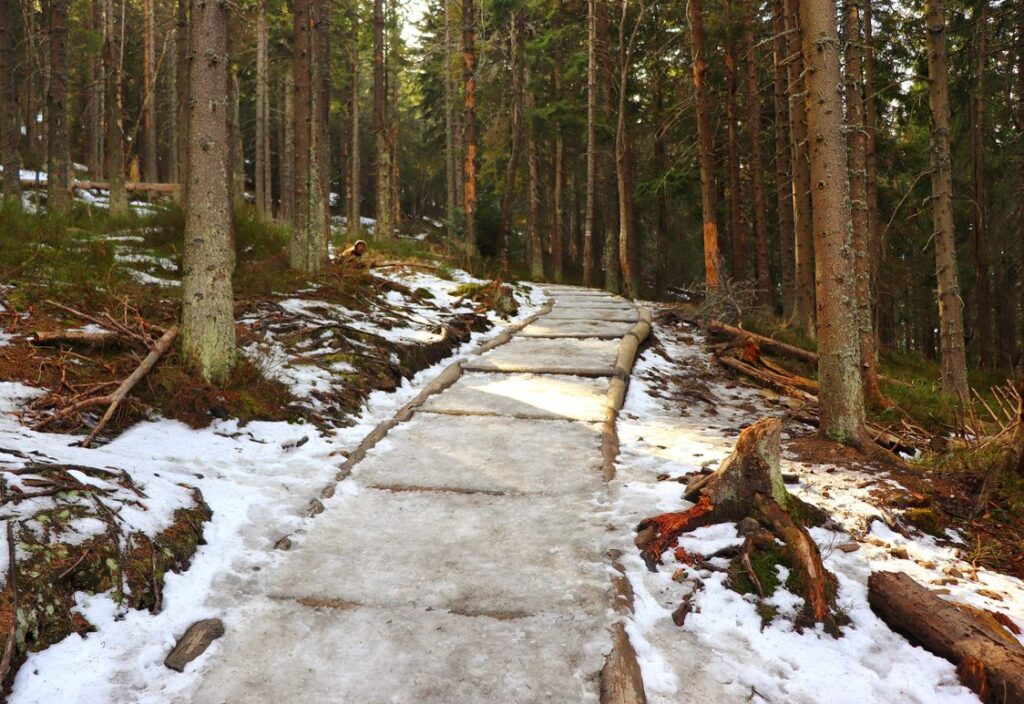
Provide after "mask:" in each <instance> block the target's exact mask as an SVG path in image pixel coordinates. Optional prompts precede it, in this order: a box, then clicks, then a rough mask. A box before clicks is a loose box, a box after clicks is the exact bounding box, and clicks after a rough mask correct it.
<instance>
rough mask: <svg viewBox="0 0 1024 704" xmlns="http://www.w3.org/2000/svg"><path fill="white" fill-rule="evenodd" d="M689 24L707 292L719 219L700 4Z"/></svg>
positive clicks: (715, 269) (715, 278)
mask: <svg viewBox="0 0 1024 704" xmlns="http://www.w3.org/2000/svg"><path fill="white" fill-rule="evenodd" d="M687 19H688V20H689V24H690V36H691V41H690V47H691V52H692V56H693V87H694V92H695V93H696V103H697V149H698V151H699V152H700V195H701V198H700V203H701V211H702V213H703V217H704V277H705V278H704V280H705V283H706V285H707V288H708V291H713V290H715V289H717V288H718V287H719V285H720V283H721V274H720V271H719V266H720V264H719V255H718V217H717V215H716V214H715V208H716V207H717V203H716V201H717V200H718V196H717V194H716V188H715V143H714V139H715V136H714V132H712V130H711V98H710V96H709V95H708V87H707V83H706V76H707V70H708V65H707V63H706V62H705V60H704V18H703V16H702V15H701V7H700V0H690V1H689V3H688V4H687Z"/></svg>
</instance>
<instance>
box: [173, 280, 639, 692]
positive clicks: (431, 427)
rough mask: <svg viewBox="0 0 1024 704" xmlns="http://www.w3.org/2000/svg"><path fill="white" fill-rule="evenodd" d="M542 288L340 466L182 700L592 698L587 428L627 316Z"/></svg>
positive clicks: (596, 508) (597, 621)
mask: <svg viewBox="0 0 1024 704" xmlns="http://www.w3.org/2000/svg"><path fill="white" fill-rule="evenodd" d="M550 293H551V295H552V297H553V298H554V306H553V310H552V311H551V312H550V313H548V314H547V315H546V316H544V317H541V318H540V319H539V320H537V321H535V322H533V323H532V324H530V325H528V326H526V327H524V328H523V329H522V330H520V331H519V332H518V333H517V334H516V335H515V336H514V337H513V338H512V339H511V340H510V341H509V342H507V343H506V344H504V345H501V346H498V347H495V348H493V349H492V350H490V351H487V352H485V353H484V354H482V355H480V356H477V357H475V358H473V359H470V360H468V361H465V362H463V363H462V369H463V374H462V375H461V378H459V379H458V381H457V382H456V383H455V384H454V385H453V386H451V387H450V388H449V389H447V390H445V391H443V392H442V393H440V394H439V395H434V396H431V397H430V398H429V399H428V400H427V401H426V403H425V404H424V405H423V406H422V407H421V409H420V410H418V411H417V412H416V413H415V415H414V416H413V417H412V418H411V419H409V420H408V421H406V422H403V423H400V424H399V425H397V426H395V427H393V428H392V429H391V430H390V432H389V433H388V434H387V436H386V437H385V438H384V439H383V440H381V441H380V442H379V443H378V444H376V446H375V447H373V448H372V449H371V450H369V452H368V453H367V454H366V456H365V459H362V461H355V462H350V463H348V464H349V465H351V467H348V468H346V469H344V470H343V471H342V474H341V475H340V476H339V479H340V481H339V483H338V485H337V487H336V488H335V491H334V492H333V496H332V497H331V498H329V499H326V500H325V502H324V503H325V510H324V512H323V513H322V514H321V515H320V516H319V517H318V518H317V520H316V521H314V522H313V523H312V524H311V526H310V527H309V528H308V529H307V530H306V531H304V532H302V533H300V534H298V535H295V536H292V539H291V540H292V543H293V545H292V547H291V549H290V551H289V553H288V555H287V557H286V558H285V559H284V560H283V561H281V562H280V563H278V564H276V565H275V566H273V567H272V568H270V569H268V570H266V571H264V572H262V573H258V574H254V575H253V577H252V579H251V580H249V581H248V582H247V583H243V584H238V585H237V589H239V590H243V591H246V592H248V598H247V600H246V601H247V605H246V606H245V607H244V609H243V614H242V615H241V616H240V617H239V618H236V619H233V622H232V623H229V624H227V625H228V628H227V634H226V635H225V637H224V639H223V641H222V642H221V643H220V644H219V645H218V647H217V650H216V652H215V653H214V654H213V655H212V657H210V658H208V659H205V670H204V671H203V672H201V673H200V676H199V684H198V689H197V691H196V692H194V693H192V694H190V695H188V700H189V701H195V702H225V701H230V702H248V701H252V702H257V701H258V702H285V701H288V702H295V701H339V702H340V701H345V702H356V701H358V702H385V701H387V702H452V701H461V702H539V701H550V702H585V701H597V699H598V688H599V682H598V673H599V672H600V670H601V668H602V665H603V661H604V654H605V653H606V652H607V651H608V648H609V645H610V640H609V630H608V626H609V618H610V613H611V612H610V608H609V607H610V600H609V598H610V597H609V585H610V578H609V570H608V565H607V557H606V555H607V543H608V540H609V533H608V530H607V527H606V526H607V522H608V510H609V505H608V493H607V485H606V483H605V481H604V479H603V474H602V433H601V430H602V421H603V419H604V418H605V404H606V399H607V397H608V389H609V380H610V379H611V378H613V377H614V376H615V375H616V369H615V367H616V364H617V356H618V353H619V348H620V344H622V340H623V336H625V335H627V334H628V333H629V332H630V331H631V329H633V328H634V326H635V325H636V323H637V320H638V311H637V309H636V308H635V307H634V306H633V305H632V304H630V303H628V302H626V301H624V300H622V299H618V298H614V297H611V296H608V295H606V294H602V293H599V292H583V291H582V290H571V289H563V288H557V289H551V291H550ZM630 364H631V355H630ZM619 374H620V376H621V371H620V372H619ZM353 459H355V458H353ZM231 598H232V600H235V599H234V597H231Z"/></svg>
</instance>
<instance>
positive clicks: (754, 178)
mask: <svg viewBox="0 0 1024 704" xmlns="http://www.w3.org/2000/svg"><path fill="white" fill-rule="evenodd" d="M743 56H744V63H745V66H746V79H747V90H746V93H747V130H748V132H749V133H750V188H751V191H752V193H751V195H752V196H753V202H752V203H751V204H750V207H751V210H752V211H753V214H754V243H755V245H756V250H755V251H756V256H755V258H754V264H755V266H754V271H755V274H756V281H757V296H758V302H759V303H760V304H761V305H762V306H764V307H765V308H770V307H771V305H772V298H773V295H772V294H773V291H774V287H773V286H772V274H771V265H770V260H769V258H768V216H767V213H766V210H767V208H766V206H765V198H764V174H763V169H764V155H763V153H762V152H763V148H762V145H761V94H760V91H759V90H758V87H757V53H756V48H755V46H754V6H753V3H749V2H745V3H743Z"/></svg>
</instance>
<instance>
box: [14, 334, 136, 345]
mask: <svg viewBox="0 0 1024 704" xmlns="http://www.w3.org/2000/svg"><path fill="white" fill-rule="evenodd" d="M30 340H31V342H32V344H33V345H59V344H67V345H86V346H91V347H102V346H104V345H111V344H115V343H117V342H120V341H121V338H120V335H118V334H117V333H116V332H113V331H111V330H96V331H86V330H36V331H35V332H34V333H32V337H31V338H30Z"/></svg>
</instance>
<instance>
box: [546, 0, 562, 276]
mask: <svg viewBox="0 0 1024 704" xmlns="http://www.w3.org/2000/svg"><path fill="white" fill-rule="evenodd" d="M552 24H553V25H554V27H553V30H554V32H555V35H556V36H555V46H554V60H553V62H552V63H553V68H552V73H553V75H552V88H553V96H552V97H553V99H554V101H555V102H556V103H557V102H559V101H560V100H561V99H562V69H563V67H562V40H561V37H560V36H559V33H560V32H561V28H562V0H557V3H556V9H555V17H554V20H553V22H552ZM554 129H555V140H554V142H555V143H554V152H555V153H554V159H553V167H554V172H555V173H554V182H555V183H554V191H553V193H552V203H551V211H552V212H551V216H552V227H551V246H550V249H551V278H552V279H553V280H554V282H555V283H556V284H560V283H562V279H563V276H564V266H565V265H564V251H563V250H564V248H565V212H564V204H563V200H564V191H565V139H564V138H563V136H562V124H561V117H560V116H559V115H558V114H557V113H556V114H555V115H554Z"/></svg>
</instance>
